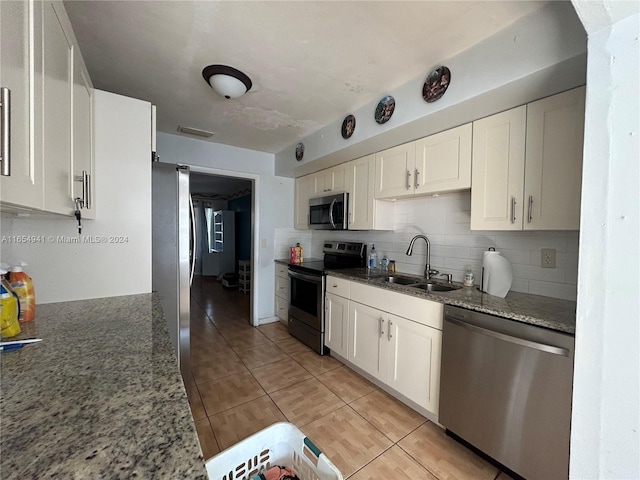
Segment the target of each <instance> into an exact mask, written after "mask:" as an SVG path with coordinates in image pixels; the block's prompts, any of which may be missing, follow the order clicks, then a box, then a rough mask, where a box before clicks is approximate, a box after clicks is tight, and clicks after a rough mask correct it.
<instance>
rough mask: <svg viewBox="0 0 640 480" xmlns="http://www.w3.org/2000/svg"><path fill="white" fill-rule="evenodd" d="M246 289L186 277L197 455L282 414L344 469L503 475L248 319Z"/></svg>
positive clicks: (366, 386)
mask: <svg viewBox="0 0 640 480" xmlns="http://www.w3.org/2000/svg"><path fill="white" fill-rule="evenodd" d="M249 299H250V296H249V295H248V294H243V293H240V292H238V291H237V290H236V291H233V290H225V289H223V288H222V286H221V284H220V282H218V281H216V280H215V279H213V278H207V277H204V278H203V277H196V279H194V285H193V288H192V290H191V373H192V377H193V379H192V381H193V392H192V398H191V411H192V413H193V418H194V420H195V423H196V428H197V431H198V437H199V439H200V445H201V446H202V450H203V454H204V457H205V458H210V457H212V456H213V455H215V454H216V453H218V452H219V451H220V450H223V449H226V448H228V447H230V446H232V445H234V444H235V443H237V442H238V441H240V440H242V439H243V438H246V437H247V436H249V435H251V434H253V433H255V432H257V431H259V430H262V429H263V428H266V427H268V426H269V425H271V424H273V423H275V422H279V421H288V422H291V423H293V424H294V425H296V426H297V427H298V428H300V430H302V431H303V432H304V434H305V435H307V436H308V437H309V438H310V439H311V440H312V441H313V442H314V443H315V444H316V445H317V446H318V447H319V448H320V449H321V450H322V451H323V452H324V453H325V454H326V455H327V456H328V457H329V459H330V460H331V461H332V462H333V463H334V464H335V465H336V467H337V468H338V469H339V470H340V471H341V472H342V474H343V476H344V478H345V479H346V478H349V479H352V480H365V479H371V480H373V479H391V478H393V479H394V480H396V479H415V478H428V479H442V480H444V479H473V480H479V479H488V480H493V479H497V478H499V479H500V480H508V479H509V478H510V477H509V476H508V475H506V474H505V473H503V472H500V470H499V469H498V468H496V467H494V466H493V465H491V464H489V463H487V462H486V461H485V460H483V459H482V458H480V457H478V456H477V455H475V454H474V453H472V452H471V451H469V450H468V449H466V448H464V447H462V446H461V445H459V444H458V443H456V442H455V441H454V440H452V439H450V438H449V437H447V436H446V435H445V433H444V430H442V429H441V428H440V427H438V426H437V425H435V424H434V423H432V422H430V421H428V420H427V419H426V418H424V417H423V416H422V415H419V414H418V413H416V412H415V411H413V410H412V409H410V408H408V407H406V406H405V405H403V404H402V403H400V402H398V401H397V400H395V399H394V398H392V397H390V396H389V395H387V394H386V393H385V392H383V391H382V390H380V389H379V388H377V387H376V386H375V385H373V384H372V383H370V382H369V381H368V380H366V379H364V378H363V377H361V376H360V375H358V374H356V373H355V372H353V371H352V370H350V369H349V368H347V367H346V366H343V365H342V364H341V363H340V362H338V361H337V360H335V359H333V358H331V357H328V356H325V357H321V356H319V355H316V353H315V352H313V351H312V350H311V349H309V348H308V347H306V346H305V345H303V344H302V343H300V342H298V341H297V340H296V339H294V338H293V337H291V336H290V335H289V333H288V332H287V329H286V326H285V325H284V324H282V323H280V322H277V323H272V324H267V325H262V326H260V327H257V328H254V327H252V326H250V325H249V308H250V307H249V303H250V302H249Z"/></svg>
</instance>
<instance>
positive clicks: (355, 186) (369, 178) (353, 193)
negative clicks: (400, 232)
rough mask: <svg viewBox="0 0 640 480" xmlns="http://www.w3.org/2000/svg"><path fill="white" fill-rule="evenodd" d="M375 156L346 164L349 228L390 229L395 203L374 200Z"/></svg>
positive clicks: (368, 156)
mask: <svg viewBox="0 0 640 480" xmlns="http://www.w3.org/2000/svg"><path fill="white" fill-rule="evenodd" d="M375 169H376V163H375V156H374V155H367V156H366V157H362V158H358V159H356V160H352V161H350V162H349V163H348V164H347V168H346V178H347V192H348V193H349V229H350V230H391V229H393V213H394V209H395V204H394V203H392V202H382V201H379V200H376V198H375V195H374V192H373V186H374V179H375Z"/></svg>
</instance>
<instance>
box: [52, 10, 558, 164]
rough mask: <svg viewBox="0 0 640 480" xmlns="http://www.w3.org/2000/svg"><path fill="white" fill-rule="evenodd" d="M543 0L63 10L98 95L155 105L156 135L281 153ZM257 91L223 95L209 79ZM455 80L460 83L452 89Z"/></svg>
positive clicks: (524, 14)
mask: <svg viewBox="0 0 640 480" xmlns="http://www.w3.org/2000/svg"><path fill="white" fill-rule="evenodd" d="M545 3H547V2H543V1H533V2H530V1H519V0H514V1H505V2H501V1H446V2H445V1H409V2H405V1H391V0H389V1H382V2H369V1H293V2H288V1H248V2H245V1H201V2H188V1H180V2H177V1H175V2H174V1H168V2H165V1H118V2H115V1H98V0H91V1H66V2H65V7H66V9H67V12H68V13H69V17H70V19H71V23H72V25H73V28H74V31H75V34H76V36H77V38H78V42H79V44H80V49H81V51H82V55H83V57H84V59H85V62H86V64H87V68H88V69H89V73H90V75H91V78H92V81H93V83H94V86H95V87H96V88H99V89H102V90H107V91H110V92H114V93H118V94H122V95H126V96H130V97H134V98H140V99H143V100H148V101H150V102H152V103H154V104H155V105H157V107H158V130H159V131H161V132H166V133H177V128H178V126H179V125H184V126H188V127H193V128H198V129H202V130H208V131H211V132H214V133H215V135H214V136H213V137H211V139H210V140H211V141H213V142H217V143H223V144H228V145H234V146H239V147H244V148H249V149H253V150H259V151H263V152H271V153H277V152H280V151H281V150H283V149H284V148H285V147H287V146H289V145H292V144H294V143H296V142H298V141H300V140H301V139H302V138H304V137H305V136H307V135H309V134H311V133H312V132H314V131H316V130H318V129H319V128H321V127H323V126H325V125H327V124H329V123H331V122H334V121H336V120H338V119H340V118H342V117H344V116H345V115H346V114H348V113H349V112H350V111H352V110H355V109H356V108H358V107H360V106H362V105H365V104H367V103H373V102H374V101H376V100H378V99H379V98H380V97H381V96H383V95H384V94H385V93H387V92H388V91H390V90H392V89H394V88H395V87H398V86H400V85H402V84H404V83H406V82H407V81H409V80H411V79H413V78H416V77H418V76H420V75H424V76H425V77H426V75H427V73H428V72H429V71H430V70H431V69H432V68H433V67H435V66H438V65H439V64H441V63H442V62H443V61H444V60H446V59H448V58H450V57H452V56H454V55H455V54H457V53H459V52H461V51H463V50H466V49H467V48H469V47H471V46H472V45H474V44H476V43H478V42H480V41H481V40H483V39H485V38H487V37H489V36H491V35H492V34H494V33H496V32H498V31H500V30H502V29H503V28H505V27H506V26H508V25H510V24H512V23H513V22H515V21H517V20H518V19H520V18H521V17H523V16H526V15H527V14H529V13H531V12H532V11H534V10H536V9H538V8H540V7H541V6H543V5H544V4H545ZM210 64H226V65H230V66H233V67H235V68H238V69H240V70H242V71H243V72H245V73H246V74H247V75H248V76H249V77H250V78H251V80H252V81H253V88H252V89H251V90H250V91H249V92H248V93H247V94H246V95H244V96H242V97H240V98H238V99H231V100H226V99H224V98H222V97H220V96H218V95H217V94H216V93H215V92H214V91H213V90H212V89H211V88H210V87H209V85H208V84H207V83H206V82H205V81H204V79H203V77H202V69H203V68H204V67H205V66H207V65H210ZM454 81H455V79H454Z"/></svg>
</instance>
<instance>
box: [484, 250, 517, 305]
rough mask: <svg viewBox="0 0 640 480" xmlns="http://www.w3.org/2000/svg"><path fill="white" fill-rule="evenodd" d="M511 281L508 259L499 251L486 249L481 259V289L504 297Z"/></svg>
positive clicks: (511, 272)
mask: <svg viewBox="0 0 640 480" xmlns="http://www.w3.org/2000/svg"><path fill="white" fill-rule="evenodd" d="M512 282H513V271H512V269H511V264H510V263H509V260H507V259H506V258H504V257H503V256H502V255H500V252H496V251H486V252H484V258H483V260H482V291H483V292H486V293H488V294H489V295H495V296H496V297H501V298H504V297H506V296H507V293H509V289H510V288H511V283H512Z"/></svg>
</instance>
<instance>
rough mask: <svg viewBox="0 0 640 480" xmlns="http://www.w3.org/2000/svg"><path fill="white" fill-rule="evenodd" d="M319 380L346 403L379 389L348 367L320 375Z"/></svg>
mask: <svg viewBox="0 0 640 480" xmlns="http://www.w3.org/2000/svg"><path fill="white" fill-rule="evenodd" d="M318 380H320V381H321V382H322V383H323V384H324V385H326V386H327V388H329V390H331V391H332V392H333V393H335V394H336V395H338V397H340V398H341V399H342V400H343V401H344V402H346V403H351V402H353V401H354V400H357V399H358V398H361V397H364V396H365V395H367V394H368V393H371V392H373V391H374V390H377V389H378V387H376V386H375V385H374V384H373V383H371V382H370V381H369V380H367V379H366V378H363V377H362V376H360V375H358V374H357V373H356V372H354V371H353V370H351V369H350V368H348V367H340V368H336V369H335V370H331V371H329V372H327V373H323V374H322V375H318Z"/></svg>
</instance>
